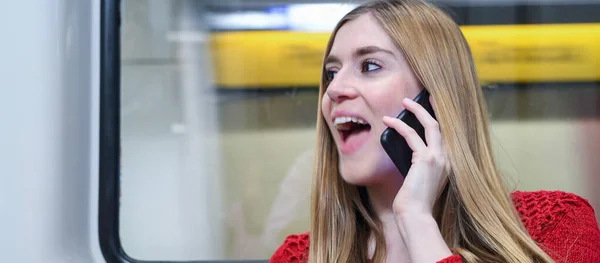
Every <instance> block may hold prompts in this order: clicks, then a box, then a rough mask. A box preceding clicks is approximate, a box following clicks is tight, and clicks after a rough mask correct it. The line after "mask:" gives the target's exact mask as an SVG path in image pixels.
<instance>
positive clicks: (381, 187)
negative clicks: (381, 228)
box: [367, 175, 404, 223]
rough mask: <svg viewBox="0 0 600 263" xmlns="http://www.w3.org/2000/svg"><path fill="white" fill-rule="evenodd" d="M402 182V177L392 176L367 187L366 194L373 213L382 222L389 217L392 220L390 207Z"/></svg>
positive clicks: (392, 212)
mask: <svg viewBox="0 0 600 263" xmlns="http://www.w3.org/2000/svg"><path fill="white" fill-rule="evenodd" d="M403 182H404V178H403V177H402V176H398V175H393V176H389V177H386V180H382V182H381V183H378V184H373V185H369V186H367V193H368V194H369V199H370V202H371V205H372V206H373V211H374V212H375V213H376V214H377V216H378V217H379V218H380V219H381V220H382V221H383V220H384V218H388V217H390V216H391V217H392V219H393V216H394V211H393V209H392V205H393V203H394V199H395V198H396V195H397V194H398V191H399V190H400V187H402V183H403ZM384 223H385V222H384Z"/></svg>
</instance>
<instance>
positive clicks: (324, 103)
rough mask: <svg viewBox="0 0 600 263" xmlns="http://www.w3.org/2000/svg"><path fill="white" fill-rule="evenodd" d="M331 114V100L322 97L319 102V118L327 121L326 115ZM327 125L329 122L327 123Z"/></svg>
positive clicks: (325, 96)
mask: <svg viewBox="0 0 600 263" xmlns="http://www.w3.org/2000/svg"><path fill="white" fill-rule="evenodd" d="M330 112H331V99H329V97H328V96H327V94H325V95H323V99H322V100H321V116H323V118H324V119H325V120H328V119H329V118H328V115H329V113H330ZM327 123H329V121H327Z"/></svg>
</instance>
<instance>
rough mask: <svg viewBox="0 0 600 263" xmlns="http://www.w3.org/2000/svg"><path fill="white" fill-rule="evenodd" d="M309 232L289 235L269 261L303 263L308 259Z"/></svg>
mask: <svg viewBox="0 0 600 263" xmlns="http://www.w3.org/2000/svg"><path fill="white" fill-rule="evenodd" d="M309 245H310V240H309V233H308V232H307V233H302V234H295V235H289V236H287V237H286V238H285V240H284V241H283V244H282V245H281V246H279V248H278V249H277V250H276V251H275V253H273V256H271V259H270V260H269V263H301V262H307V260H308V248H309Z"/></svg>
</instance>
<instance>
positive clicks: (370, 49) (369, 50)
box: [325, 46, 394, 64]
mask: <svg viewBox="0 0 600 263" xmlns="http://www.w3.org/2000/svg"><path fill="white" fill-rule="evenodd" d="M377 52H384V53H388V54H390V55H392V56H394V53H393V52H392V51H389V50H387V49H383V48H380V47H377V46H366V47H361V48H358V49H356V50H355V51H354V53H353V54H352V55H353V56H354V57H360V56H364V55H369V54H373V53H377ZM329 63H341V60H340V59H339V58H338V57H336V56H334V55H329V56H327V58H326V59H325V64H329Z"/></svg>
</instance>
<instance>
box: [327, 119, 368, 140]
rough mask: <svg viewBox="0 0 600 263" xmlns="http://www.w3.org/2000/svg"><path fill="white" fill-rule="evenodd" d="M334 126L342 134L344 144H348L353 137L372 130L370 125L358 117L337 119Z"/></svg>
mask: <svg viewBox="0 0 600 263" xmlns="http://www.w3.org/2000/svg"><path fill="white" fill-rule="evenodd" d="M333 124H334V125H335V127H336V128H337V129H338V131H339V132H340V135H341V138H342V142H347V141H348V140H349V139H350V138H351V137H353V136H356V135H359V134H361V133H366V132H369V131H370V130H371V125H370V124H369V123H367V122H366V121H365V120H363V119H361V118H357V117H337V118H335V119H334V121H333Z"/></svg>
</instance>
